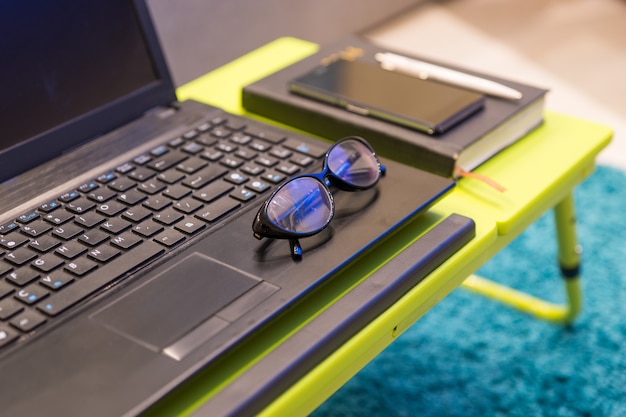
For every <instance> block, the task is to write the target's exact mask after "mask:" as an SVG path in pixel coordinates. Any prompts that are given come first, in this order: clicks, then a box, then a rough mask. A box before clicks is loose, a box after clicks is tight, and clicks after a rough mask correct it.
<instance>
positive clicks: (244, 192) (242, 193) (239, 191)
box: [229, 187, 256, 203]
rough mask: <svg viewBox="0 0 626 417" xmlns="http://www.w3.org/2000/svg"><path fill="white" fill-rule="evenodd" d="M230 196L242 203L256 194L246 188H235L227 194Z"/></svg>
mask: <svg viewBox="0 0 626 417" xmlns="http://www.w3.org/2000/svg"><path fill="white" fill-rule="evenodd" d="M229 195H230V196H231V197H232V198H234V199H237V200H239V201H241V202H242V203H245V202H248V201H250V200H252V199H253V198H254V197H256V194H255V193H253V192H252V191H250V190H248V189H246V188H243V187H241V188H235V190H234V191H233V192H231V193H230V194H229Z"/></svg>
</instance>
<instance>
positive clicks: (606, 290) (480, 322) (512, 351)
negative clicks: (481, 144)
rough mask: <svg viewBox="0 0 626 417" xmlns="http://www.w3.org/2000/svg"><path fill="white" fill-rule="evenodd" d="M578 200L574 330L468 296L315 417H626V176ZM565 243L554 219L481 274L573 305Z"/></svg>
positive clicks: (451, 303) (408, 337) (597, 184)
mask: <svg viewBox="0 0 626 417" xmlns="http://www.w3.org/2000/svg"><path fill="white" fill-rule="evenodd" d="M575 201H576V211H577V216H578V229H577V231H578V238H579V241H580V243H581V244H582V246H583V269H582V280H583V281H582V287H583V294H584V301H583V303H584V304H583V311H582V313H581V315H580V316H579V318H578V319H577V321H576V322H575V323H574V325H573V326H571V327H569V328H563V327H559V326H556V325H552V324H548V323H545V322H542V321H539V320H537V319H534V318H532V317H530V316H527V315H525V314H524V313H520V312H518V311H515V310H512V309H510V308H508V307H505V306H502V305H500V304H498V303H497V302H494V301H490V300H488V299H485V298H483V297H481V296H479V295H475V294H472V293H470V292H467V291H465V290H463V289H457V290H455V291H454V292H453V293H452V294H451V295H450V296H449V297H447V298H446V299H444V300H443V301H442V302H441V303H440V304H438V305H437V306H435V307H434V308H433V309H432V310H431V311H430V312H428V313H427V314H426V315H425V316H424V317H423V318H422V319H421V320H420V321H418V322H417V323H416V324H415V325H413V326H412V327H411V328H410V329H408V330H407V331H406V332H405V333H404V334H403V335H402V336H400V337H399V338H398V339H397V340H396V341H395V342H394V343H392V344H391V345H390V346H389V347H388V348H387V349H386V350H385V351H384V352H383V353H381V354H380V355H379V356H378V357H377V358H376V359H375V360H374V361H372V362H371V363H370V364H369V365H367V366H366V367H365V368H364V369H363V370H362V371H361V372H359V373H358V374H357V375H356V376H355V377H354V378H353V379H352V380H350V381H349V382H348V383H347V384H346V385H345V386H344V387H343V388H342V389H341V390H339V391H338V392H337V393H336V394H335V395H334V396H333V397H331V398H330V399H329V400H328V401H326V402H325V403H324V404H323V405H322V406H321V407H320V408H319V409H318V410H316V411H315V412H314V413H313V416H315V417H324V416H342V417H347V416H463V417H467V416H481V417H482V416H508V417H511V416H519V417H522V416H523V417H531V416H559V417H561V416H562V417H570V416H594V417H595V416H626V220H625V218H624V213H625V212H626V174H625V173H624V172H622V171H619V170H617V169H613V168H608V167H599V168H598V169H597V170H596V172H595V173H594V174H593V175H592V176H591V177H590V178H589V179H587V180H586V181H585V182H584V183H583V184H582V185H580V186H579V187H578V188H577V189H576V191H575ZM554 236H555V235H554V219H553V217H552V213H547V214H546V215H544V216H543V217H542V218H541V219H539V221H537V222H536V223H535V224H533V225H532V226H531V227H530V228H529V229H527V230H526V231H525V232H524V233H523V234H522V235H520V236H519V237H518V238H517V239H516V240H515V241H514V242H512V243H511V245H509V246H508V247H507V248H505V249H504V250H503V251H502V252H500V253H499V254H498V255H497V256H496V257H494V258H493V259H492V260H490V261H489V262H488V263H487V264H486V265H484V266H483V267H482V268H481V269H480V270H479V271H478V274H479V275H482V276H485V277H489V278H491V279H494V280H496V281H498V282H501V283H505V284H507V285H510V286H513V287H515V288H517V289H520V290H524V291H526V292H529V293H532V294H535V295H538V296H542V297H544V298H547V299H549V300H550V301H554V302H563V301H564V294H563V286H562V283H561V282H560V278H559V271H558V268H557V264H556V261H555V259H556V243H555V237H554Z"/></svg>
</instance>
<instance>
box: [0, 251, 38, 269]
mask: <svg viewBox="0 0 626 417" xmlns="http://www.w3.org/2000/svg"><path fill="white" fill-rule="evenodd" d="M36 256H37V254H36V253H35V252H34V251H32V250H30V249H28V248H26V247H24V248H18V249H16V250H14V251H13V252H11V253H8V254H6V255H5V256H4V259H5V260H7V261H9V262H11V263H12V264H13V265H18V266H20V265H24V264H25V263H26V262H28V261H32V260H33V259H34V258H35V257H36Z"/></svg>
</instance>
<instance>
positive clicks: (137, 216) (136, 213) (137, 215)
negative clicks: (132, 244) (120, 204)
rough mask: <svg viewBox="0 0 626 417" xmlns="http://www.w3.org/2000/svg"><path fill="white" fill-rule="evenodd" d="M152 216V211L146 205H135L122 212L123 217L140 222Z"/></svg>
mask: <svg viewBox="0 0 626 417" xmlns="http://www.w3.org/2000/svg"><path fill="white" fill-rule="evenodd" d="M150 216H152V212H151V211H150V210H148V209H147V208H145V207H142V206H135V207H131V208H129V209H127V210H126V211H125V212H123V213H122V218H124V219H126V220H130V221H131V222H135V223H138V222H140V221H143V220H145V219H147V218H148V217H150Z"/></svg>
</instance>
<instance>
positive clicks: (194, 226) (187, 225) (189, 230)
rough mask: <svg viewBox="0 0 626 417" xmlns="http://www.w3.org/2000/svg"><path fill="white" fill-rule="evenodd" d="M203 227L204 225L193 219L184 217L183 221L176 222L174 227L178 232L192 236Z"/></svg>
mask: <svg viewBox="0 0 626 417" xmlns="http://www.w3.org/2000/svg"><path fill="white" fill-rule="evenodd" d="M205 227H206V225H205V224H204V223H202V222H201V221H200V220H198V219H195V218H193V217H185V218H184V219H183V220H181V221H180V222H178V223H177V224H176V226H174V228H175V229H176V230H179V231H181V232H183V233H185V234H187V235H193V234H195V233H197V232H199V231H200V230H202V229H204V228H205Z"/></svg>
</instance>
